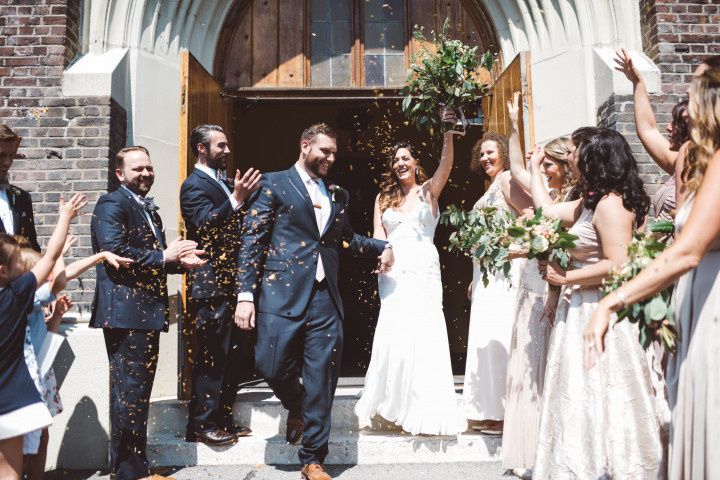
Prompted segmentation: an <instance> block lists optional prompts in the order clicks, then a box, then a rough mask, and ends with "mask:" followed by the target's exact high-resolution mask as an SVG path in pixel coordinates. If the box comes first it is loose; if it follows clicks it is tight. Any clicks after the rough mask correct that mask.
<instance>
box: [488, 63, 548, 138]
mask: <svg viewBox="0 0 720 480" xmlns="http://www.w3.org/2000/svg"><path fill="white" fill-rule="evenodd" d="M515 92H522V102H523V108H522V115H520V116H519V119H518V124H519V125H518V127H519V130H520V145H522V147H523V148H524V149H526V150H527V149H528V148H531V147H532V146H533V145H534V144H535V126H534V124H533V99H532V76H531V74H530V52H520V53H518V55H517V56H516V57H515V58H514V59H513V61H512V62H510V64H509V65H508V66H507V68H506V69H505V70H503V72H502V73H501V74H500V75H498V77H497V78H496V79H495V81H494V82H493V84H492V86H491V87H490V93H489V95H487V96H485V97H484V98H483V99H482V112H483V130H484V131H486V132H488V131H492V132H497V133H500V134H502V135H505V136H508V137H509V136H510V118H509V117H508V110H507V102H508V101H512V97H513V93H515Z"/></svg>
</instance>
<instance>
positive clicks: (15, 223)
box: [0, 123, 40, 252]
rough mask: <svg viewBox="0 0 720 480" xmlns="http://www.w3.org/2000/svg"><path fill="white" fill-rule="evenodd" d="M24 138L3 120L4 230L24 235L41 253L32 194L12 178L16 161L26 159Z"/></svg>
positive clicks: (0, 202)
mask: <svg viewBox="0 0 720 480" xmlns="http://www.w3.org/2000/svg"><path fill="white" fill-rule="evenodd" d="M21 140H22V138H20V136H18V135H17V134H16V133H15V132H13V131H12V130H11V129H10V127H8V126H7V125H5V124H2V123H0V233H9V234H10V235H22V236H23V237H25V238H26V239H27V240H28V242H30V245H31V246H32V248H33V250H36V251H38V252H39V251H40V245H39V244H38V241H37V233H36V232H35V220H34V217H33V208H32V200H31V199H30V194H29V193H28V192H26V191H25V190H23V189H22V188H19V187H16V186H15V185H10V182H9V181H8V172H9V171H10V167H12V164H13V161H14V160H15V158H23V156H22V155H20V156H18V154H17V150H18V148H19V147H20V141H21Z"/></svg>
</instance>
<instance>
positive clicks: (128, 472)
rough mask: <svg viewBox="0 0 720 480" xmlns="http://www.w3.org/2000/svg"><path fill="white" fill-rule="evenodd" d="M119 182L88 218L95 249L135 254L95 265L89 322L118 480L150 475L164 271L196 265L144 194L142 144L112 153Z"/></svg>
mask: <svg viewBox="0 0 720 480" xmlns="http://www.w3.org/2000/svg"><path fill="white" fill-rule="evenodd" d="M115 175H116V176H117V178H118V180H119V181H120V188H118V189H117V190H115V191H114V192H111V193H107V194H105V195H103V196H101V197H100V198H99V199H98V201H97V205H96V206H95V211H94V212H93V218H92V221H91V225H90V228H91V240H92V248H93V252H96V253H97V252H100V251H110V252H113V253H116V254H118V255H120V256H122V257H126V258H130V259H132V260H133V263H132V265H130V266H129V267H128V268H121V269H117V270H116V269H113V268H106V267H105V265H103V264H102V263H101V264H99V265H98V266H97V269H96V271H97V283H96V286H95V298H94V300H93V306H92V316H91V318H90V326H91V327H96V328H102V329H103V334H104V336H105V347H106V349H107V354H108V361H109V363H110V381H111V387H110V423H111V435H110V469H111V471H112V472H113V473H114V474H115V476H116V478H117V480H136V479H140V478H148V479H152V480H159V479H162V478H165V477H161V476H159V475H152V476H150V470H149V465H148V460H147V456H146V454H145V447H146V445H147V420H148V409H149V405H150V392H151V391H152V386H153V381H154V379H155V370H156V368H157V360H158V349H159V341H160V332H161V331H167V329H168V316H169V314H168V293H167V274H168V273H183V272H184V270H185V269H194V268H199V267H201V266H202V265H204V263H205V262H204V261H202V260H200V258H198V256H197V255H198V254H201V253H202V251H199V250H196V246H197V244H196V242H193V241H190V240H183V239H182V238H177V239H176V240H174V241H173V242H172V243H170V245H166V243H165V234H164V232H163V226H162V221H161V220H160V216H159V215H158V214H157V207H156V206H155V204H154V202H153V201H152V199H151V198H148V197H147V196H146V195H147V194H148V192H149V191H150V188H151V187H152V184H153V182H154V180H155V172H154V170H153V166H152V163H151V162H150V156H149V153H148V151H147V149H146V148H145V147H140V146H138V147H127V148H123V149H122V150H120V152H118V154H117V157H116V167H115Z"/></svg>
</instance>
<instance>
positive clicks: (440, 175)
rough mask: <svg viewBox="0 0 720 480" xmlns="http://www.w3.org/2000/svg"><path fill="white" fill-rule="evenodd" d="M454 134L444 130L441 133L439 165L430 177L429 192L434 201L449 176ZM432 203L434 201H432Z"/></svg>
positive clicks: (451, 164)
mask: <svg viewBox="0 0 720 480" xmlns="http://www.w3.org/2000/svg"><path fill="white" fill-rule="evenodd" d="M454 136H455V134H453V133H452V132H445V133H444V134H443V147H442V153H441V154H440V165H438V168H437V170H435V174H434V175H433V176H432V178H431V179H430V194H431V195H432V197H433V199H434V201H437V199H438V198H440V194H441V193H442V191H443V189H444V188H445V185H446V184H447V181H448V178H450V172H451V171H452V167H453V159H454V156H455V153H454V145H453V138H454ZM433 203H434V202H433Z"/></svg>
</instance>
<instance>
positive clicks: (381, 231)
mask: <svg viewBox="0 0 720 480" xmlns="http://www.w3.org/2000/svg"><path fill="white" fill-rule="evenodd" d="M373 238H377V239H378V240H387V232H386V231H385V227H384V226H383V224H382V212H380V195H378V196H377V197H375V208H374V213H373Z"/></svg>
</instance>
